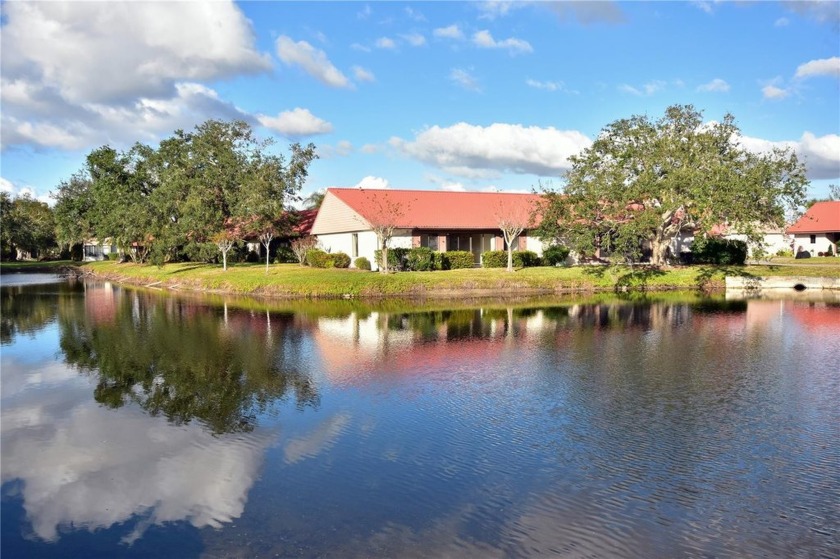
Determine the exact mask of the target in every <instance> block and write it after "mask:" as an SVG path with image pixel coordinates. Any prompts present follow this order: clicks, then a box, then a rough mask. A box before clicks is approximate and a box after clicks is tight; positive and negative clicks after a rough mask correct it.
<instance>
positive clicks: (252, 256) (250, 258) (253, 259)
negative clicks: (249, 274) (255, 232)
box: [245, 250, 260, 264]
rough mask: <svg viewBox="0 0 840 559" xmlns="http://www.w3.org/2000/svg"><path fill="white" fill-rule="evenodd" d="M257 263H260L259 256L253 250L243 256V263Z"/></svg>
mask: <svg viewBox="0 0 840 559" xmlns="http://www.w3.org/2000/svg"><path fill="white" fill-rule="evenodd" d="M259 261H260V254H259V253H258V252H257V251H255V250H249V251H248V254H246V255H245V262H251V263H252V264H253V263H254V262H259Z"/></svg>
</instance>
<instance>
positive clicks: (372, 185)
mask: <svg viewBox="0 0 840 559" xmlns="http://www.w3.org/2000/svg"><path fill="white" fill-rule="evenodd" d="M390 186H391V183H390V182H388V179H383V178H382V177H374V176H371V175H368V176H366V177H365V178H363V179H362V180H360V181H359V182H357V183H356V186H355V187H356V188H366V189H368V190H384V189H386V188H389V187H390Z"/></svg>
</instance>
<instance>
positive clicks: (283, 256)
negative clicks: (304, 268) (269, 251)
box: [274, 247, 298, 264]
mask: <svg viewBox="0 0 840 559" xmlns="http://www.w3.org/2000/svg"><path fill="white" fill-rule="evenodd" d="M274 263H275V264H297V263H298V259H297V256H295V253H294V252H293V251H292V249H291V248H290V247H277V254H275V256H274Z"/></svg>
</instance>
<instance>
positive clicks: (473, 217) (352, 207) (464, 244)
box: [312, 188, 542, 268]
mask: <svg viewBox="0 0 840 559" xmlns="http://www.w3.org/2000/svg"><path fill="white" fill-rule="evenodd" d="M540 200H541V197H540V196H538V195H536V194H510V193H499V192H448V191H441V190H391V189H385V190H363V189H359V188H328V189H327V192H326V194H325V196H324V201H323V203H322V204H321V208H320V210H319V212H318V215H317V216H316V217H315V222H314V223H313V225H312V234H313V235H315V236H317V237H318V241H319V243H320V244H321V246H322V247H323V248H324V249H325V250H327V251H330V252H344V253H345V254H348V255H349V256H350V258H351V261H353V260H355V259H356V258H357V257H360V256H364V257H365V258H367V259H368V260H369V261H370V262H371V264H372V265H373V266H374V268H375V267H376V265H377V263H376V259H375V258H374V251H375V250H377V248H379V247H377V239H376V234H375V233H374V232H373V230H372V227H373V225H374V224H375V223H377V222H382V221H383V220H388V221H390V222H392V223H393V225H395V226H396V231H395V234H394V236H393V238H392V239H391V241H390V243H389V245H388V246H389V248H413V247H428V248H430V249H432V250H435V251H440V252H446V251H452V250H464V251H469V252H472V253H473V256H474V258H475V264H476V266H478V265H480V264H481V254H482V253H483V252H485V251H488V250H504V249H505V243H504V238H503V236H502V232H501V230H500V228H499V221H500V217H510V216H513V218H514V219H520V218H521V217H522V216H525V218H526V219H527V220H529V221H530V222H531V223H530V225H531V228H533V227H534V226H535V225H536V223H533V221H534V220H536V219H537V218H536V217H535V216H537V203H538V202H539V201H540ZM512 244H513V248H514V249H515V250H531V251H534V252H536V253H537V254H540V255H541V254H542V243H541V242H540V240H539V239H537V238H535V237H533V236H531V232H530V230H528V229H526V230H525V231H524V232H523V233H522V234H521V235H520V236H519V237H518V238H517V239H515V240H514V242H513V243H512Z"/></svg>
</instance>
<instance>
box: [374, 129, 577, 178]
mask: <svg viewBox="0 0 840 559" xmlns="http://www.w3.org/2000/svg"><path fill="white" fill-rule="evenodd" d="M390 143H391V145H392V146H394V147H395V148H397V149H399V150H400V151H402V152H403V153H405V154H406V155H409V156H411V157H414V158H416V159H418V160H419V161H422V162H423V163H426V164H429V165H433V166H435V167H438V168H440V169H443V170H445V171H447V172H449V173H451V174H454V175H457V176H463V177H469V178H487V177H492V176H494V174H495V175H497V174H498V173H499V172H510V173H518V174H534V175H539V176H556V175H559V174H561V173H562V172H563V171H565V170H567V169H569V161H568V158H569V156H571V155H575V154H577V153H579V152H580V151H581V150H582V149H584V148H586V147H588V146H589V145H591V143H592V142H591V140H590V139H589V138H587V137H586V136H585V135H583V134H581V133H580V132H578V131H575V130H557V129H556V128H553V127H548V128H540V127H537V126H530V127H526V126H522V125H520V124H502V123H496V124H491V125H490V126H476V125H472V124H467V123H465V122H460V123H458V124H455V125H453V126H450V127H446V128H443V127H440V126H433V127H431V128H428V129H426V130H424V131H423V132H421V133H419V134H418V135H417V136H416V137H415V139H414V141H406V140H403V139H401V138H396V137H395V138H392V139H391V141H390Z"/></svg>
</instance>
